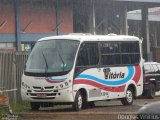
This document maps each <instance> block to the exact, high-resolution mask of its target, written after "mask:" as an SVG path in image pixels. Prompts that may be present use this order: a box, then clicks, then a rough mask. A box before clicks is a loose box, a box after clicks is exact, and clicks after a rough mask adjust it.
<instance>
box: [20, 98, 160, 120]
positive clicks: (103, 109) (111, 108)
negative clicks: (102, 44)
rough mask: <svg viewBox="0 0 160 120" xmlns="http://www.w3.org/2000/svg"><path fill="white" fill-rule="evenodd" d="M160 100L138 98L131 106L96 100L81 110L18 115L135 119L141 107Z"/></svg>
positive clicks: (24, 119) (42, 119) (54, 119)
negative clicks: (93, 104) (92, 106)
mask: <svg viewBox="0 0 160 120" xmlns="http://www.w3.org/2000/svg"><path fill="white" fill-rule="evenodd" d="M154 101H160V97H156V98H155V99H143V98H139V99H136V100H135V101H134V103H133V105H131V106H123V105H122V104H121V102H120V101H119V100H113V101H99V102H96V103H95V104H96V107H95V108H88V109H85V110H81V111H79V112H74V111H72V108H71V106H65V108H63V109H53V108H41V109H40V110H39V111H31V110H30V111H27V112H25V113H21V114H19V115H18V120H122V119H123V120H130V119H131V120H133V119H135V118H136V115H135V114H136V112H137V111H138V109H139V108H140V107H142V106H143V105H145V104H147V103H151V102H154Z"/></svg>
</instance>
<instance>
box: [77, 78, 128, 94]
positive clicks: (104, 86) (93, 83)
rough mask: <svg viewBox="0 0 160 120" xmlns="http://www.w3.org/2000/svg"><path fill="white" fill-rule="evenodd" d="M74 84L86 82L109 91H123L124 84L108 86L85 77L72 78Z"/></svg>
mask: <svg viewBox="0 0 160 120" xmlns="http://www.w3.org/2000/svg"><path fill="white" fill-rule="evenodd" d="M74 84H87V85H91V86H94V87H97V88H100V89H103V90H106V91H110V92H124V89H125V85H122V86H116V87H110V86H106V85H102V84H99V83H97V82H94V81H91V80H86V79H76V80H74Z"/></svg>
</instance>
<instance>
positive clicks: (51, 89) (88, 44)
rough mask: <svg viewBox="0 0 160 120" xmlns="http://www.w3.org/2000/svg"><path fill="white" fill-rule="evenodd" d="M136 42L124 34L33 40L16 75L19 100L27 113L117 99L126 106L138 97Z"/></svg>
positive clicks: (138, 48) (138, 46)
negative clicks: (28, 105)
mask: <svg viewBox="0 0 160 120" xmlns="http://www.w3.org/2000/svg"><path fill="white" fill-rule="evenodd" d="M141 43H142V41H141V40H139V39H138V38H137V37H134V36H124V35H62V36H53V37H46V38H42V39H40V40H38V42H37V43H36V45H35V46H34V48H33V50H32V52H31V54H30V56H29V58H28V61H27V64H26V67H25V70H24V74H23V76H22V83H21V96H22V99H23V100H24V101H29V102H30V103H31V108H32V109H33V110H38V109H39V108H40V107H43V106H50V105H56V104H72V106H73V109H74V110H75V111H79V110H81V109H83V108H85V107H87V106H89V105H90V106H93V105H94V101H99V100H111V99H120V100H121V102H122V104H123V105H131V104H132V103H133V99H134V98H136V97H137V96H139V95H141V94H142V91H143V75H142V72H143V70H142V65H143V60H142V52H141V51H142V50H141Z"/></svg>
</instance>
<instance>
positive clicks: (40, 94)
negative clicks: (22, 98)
mask: <svg viewBox="0 0 160 120" xmlns="http://www.w3.org/2000/svg"><path fill="white" fill-rule="evenodd" d="M46 96H47V95H46V93H38V94H37V97H39V98H45V97H46Z"/></svg>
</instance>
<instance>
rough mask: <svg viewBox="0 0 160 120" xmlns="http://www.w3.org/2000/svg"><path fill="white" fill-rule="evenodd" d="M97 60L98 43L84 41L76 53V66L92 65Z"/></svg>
mask: <svg viewBox="0 0 160 120" xmlns="http://www.w3.org/2000/svg"><path fill="white" fill-rule="evenodd" d="M98 62H99V55H98V44H97V43H84V44H82V45H81V48H80V50H79V53H78V58H77V66H92V65H97V64H98Z"/></svg>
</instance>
